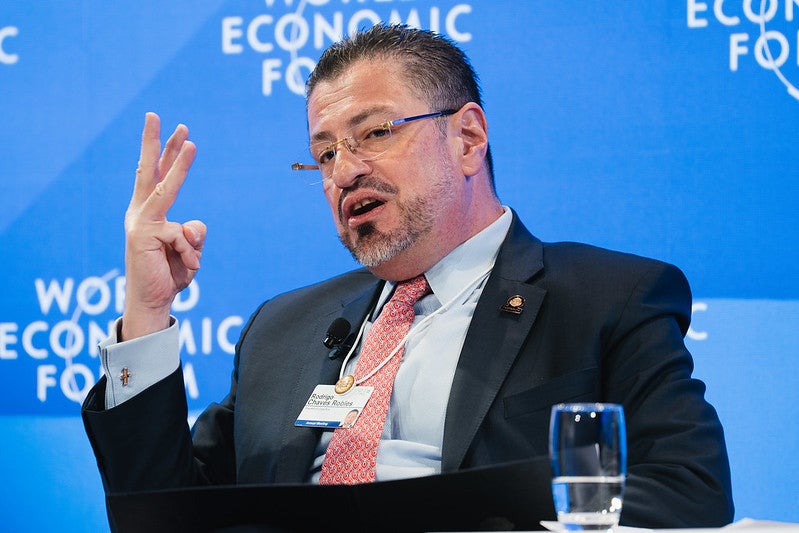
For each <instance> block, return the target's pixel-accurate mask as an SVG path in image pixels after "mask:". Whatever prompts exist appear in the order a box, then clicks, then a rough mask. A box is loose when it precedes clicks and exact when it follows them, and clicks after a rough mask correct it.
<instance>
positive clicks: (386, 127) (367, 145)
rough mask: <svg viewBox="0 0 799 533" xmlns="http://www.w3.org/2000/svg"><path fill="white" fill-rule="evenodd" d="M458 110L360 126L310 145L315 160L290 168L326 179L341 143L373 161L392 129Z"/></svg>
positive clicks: (387, 144) (382, 151) (387, 147)
mask: <svg viewBox="0 0 799 533" xmlns="http://www.w3.org/2000/svg"><path fill="white" fill-rule="evenodd" d="M457 111H458V110H457V109H445V110H444V111H436V112H435V113H426V114H424V115H416V116H413V117H405V118H398V119H395V120H389V121H388V122H383V123H382V124H378V125H377V126H374V127H371V128H363V129H361V130H359V131H356V132H355V133H354V134H353V135H351V136H349V137H344V138H343V139H339V140H337V141H336V142H334V143H324V142H319V143H314V144H312V145H311V156H312V157H313V158H314V161H316V163H315V164H310V165H306V164H303V163H294V164H292V165H291V169H292V170H318V171H320V172H321V173H322V178H324V179H329V178H330V177H331V176H332V175H333V169H334V168H335V166H336V156H337V155H338V153H339V151H340V150H341V148H340V147H341V146H342V145H343V146H346V147H347V150H349V151H350V152H351V153H352V154H353V155H354V156H355V157H357V158H358V159H360V160H361V161H374V160H375V159H377V158H378V157H380V156H381V155H383V154H385V153H386V152H387V151H388V150H390V149H391V147H392V146H393V145H394V142H395V141H396V136H395V135H392V128H394V127H396V126H399V125H400V124H407V123H408V122H413V121H415V120H422V119H425V118H435V117H443V116H447V115H452V114H454V113H457Z"/></svg>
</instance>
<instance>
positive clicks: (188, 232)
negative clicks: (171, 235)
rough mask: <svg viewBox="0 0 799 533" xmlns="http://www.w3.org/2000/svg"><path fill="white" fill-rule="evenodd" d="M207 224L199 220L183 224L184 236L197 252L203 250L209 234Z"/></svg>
mask: <svg viewBox="0 0 799 533" xmlns="http://www.w3.org/2000/svg"><path fill="white" fill-rule="evenodd" d="M207 231H208V230H207V228H206V226H205V224H203V223H202V222H200V221H199V220H189V221H188V222H185V223H184V224H183V236H184V237H186V240H187V241H189V244H191V245H192V246H193V247H194V249H195V250H202V249H203V245H204V244H205V235H206V232H207Z"/></svg>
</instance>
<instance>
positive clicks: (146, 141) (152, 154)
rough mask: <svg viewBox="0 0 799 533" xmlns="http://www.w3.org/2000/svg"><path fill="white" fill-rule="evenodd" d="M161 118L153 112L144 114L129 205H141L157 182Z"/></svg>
mask: <svg viewBox="0 0 799 533" xmlns="http://www.w3.org/2000/svg"><path fill="white" fill-rule="evenodd" d="M160 135H161V118H160V117H159V116H158V115H156V114H155V113H152V112H149V113H146V114H145V115H144V129H143V130H142V134H141V152H140V154H139V165H138V167H137V168H136V181H135V182H134V184H133V197H132V198H131V205H141V204H142V203H144V201H145V200H147V197H148V196H149V195H150V193H151V192H152V190H153V188H154V187H155V184H156V183H157V182H158V177H157V176H156V170H157V168H158V166H157V164H158V157H159V153H160V152H161V138H160Z"/></svg>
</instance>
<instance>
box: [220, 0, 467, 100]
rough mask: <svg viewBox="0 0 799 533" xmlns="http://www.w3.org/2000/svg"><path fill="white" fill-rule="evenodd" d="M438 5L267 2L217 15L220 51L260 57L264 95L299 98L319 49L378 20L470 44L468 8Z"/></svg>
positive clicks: (368, 0)
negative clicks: (251, 9) (281, 90)
mask: <svg viewBox="0 0 799 533" xmlns="http://www.w3.org/2000/svg"><path fill="white" fill-rule="evenodd" d="M440 4H441V5H425V6H424V8H420V7H417V6H415V5H413V2H412V1H409V0H357V1H356V0H299V1H295V0H283V1H282V2H279V1H277V0H271V1H270V0H267V1H266V2H265V7H266V12H263V7H260V8H259V10H258V11H257V12H246V13H245V12H244V10H242V12H239V13H230V14H228V15H226V16H223V17H222V19H221V21H220V26H219V27H220V34H221V35H220V36H221V51H222V53H223V54H224V55H227V56H238V55H243V54H255V55H256V56H257V57H258V58H259V59H260V76H259V78H260V85H261V94H262V95H263V96H271V95H272V94H273V93H274V92H275V91H276V90H277V89H279V88H280V87H285V88H286V89H288V90H289V91H290V92H292V93H294V94H296V95H299V96H304V95H305V80H306V79H307V77H308V75H309V74H310V72H311V71H312V70H313V68H314V67H315V66H316V58H318V56H319V54H321V51H322V50H324V49H325V48H327V47H328V46H329V45H330V44H332V43H334V42H336V41H338V40H340V39H341V38H343V37H344V36H345V35H351V34H353V33H355V32H357V31H358V30H361V29H364V28H368V27H370V26H372V25H374V24H377V23H379V22H388V23H391V24H400V23H401V24H407V25H409V26H412V27H416V28H424V29H429V30H432V31H435V32H437V33H441V34H443V35H446V36H447V37H449V38H450V39H452V40H453V41H455V42H460V43H463V42H467V41H470V40H471V39H472V34H471V33H470V32H469V31H467V29H466V26H467V24H466V23H467V21H468V18H469V17H468V15H470V14H471V12H472V6H471V5H470V4H468V3H463V2H462V3H452V2H441V3H440ZM444 4H446V5H444Z"/></svg>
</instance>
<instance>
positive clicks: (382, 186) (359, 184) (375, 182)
mask: <svg viewBox="0 0 799 533" xmlns="http://www.w3.org/2000/svg"><path fill="white" fill-rule="evenodd" d="M362 189H369V190H372V191H375V192H382V193H386V194H396V193H397V188H396V187H394V186H393V185H391V184H390V183H386V182H385V181H383V180H382V179H380V178H377V177H375V176H363V177H361V178H359V179H358V180H357V181H356V182H355V184H354V185H353V186H352V187H347V188H346V189H343V190H342V192H341V196H339V199H338V219H339V220H342V218H343V216H344V212H343V209H342V206H343V205H344V200H346V199H347V197H348V196H349V195H350V194H352V193H354V192H357V191H359V190H362Z"/></svg>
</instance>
